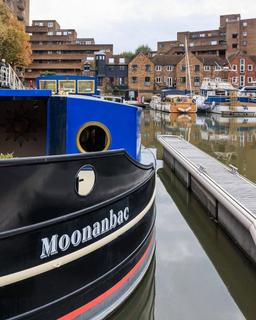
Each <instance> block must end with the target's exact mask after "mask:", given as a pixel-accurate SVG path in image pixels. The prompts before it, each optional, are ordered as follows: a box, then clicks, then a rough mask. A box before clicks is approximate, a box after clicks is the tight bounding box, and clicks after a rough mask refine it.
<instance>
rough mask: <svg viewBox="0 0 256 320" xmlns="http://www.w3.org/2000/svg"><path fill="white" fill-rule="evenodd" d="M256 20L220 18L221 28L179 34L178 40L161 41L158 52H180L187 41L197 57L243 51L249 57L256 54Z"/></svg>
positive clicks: (226, 16)
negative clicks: (174, 50) (180, 48)
mask: <svg viewBox="0 0 256 320" xmlns="http://www.w3.org/2000/svg"><path fill="white" fill-rule="evenodd" d="M255 30H256V18H255V19H241V15H240V14H231V15H223V16H220V22H219V28H218V29H211V30H204V31H196V32H194V31H193V32H190V31H185V32H178V33H177V40H174V41H160V42H158V43H157V48H158V51H159V52H161V51H162V50H165V53H168V50H169V51H170V50H171V49H172V50H173V49H174V48H176V50H179V47H184V46H185V39H187V42H188V47H189V50H190V51H191V52H192V53H194V54H195V55H217V56H221V57H229V56H230V55H232V54H234V53H236V52H239V51H241V52H242V53H244V54H247V55H254V54H255V52H256V32H255Z"/></svg>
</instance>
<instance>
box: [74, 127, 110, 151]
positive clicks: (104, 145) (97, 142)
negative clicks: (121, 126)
mask: <svg viewBox="0 0 256 320" xmlns="http://www.w3.org/2000/svg"><path fill="white" fill-rule="evenodd" d="M76 143H77V147H78V149H79V151H80V152H82V153H84V152H96V151H104V150H108V148H109V146H110V143H111V136H110V132H109V130H108V128H107V127H106V126H105V125H103V124H102V123H100V122H87V123H86V124H85V125H83V126H82V127H81V128H80V129H79V131H78V133H77V139H76Z"/></svg>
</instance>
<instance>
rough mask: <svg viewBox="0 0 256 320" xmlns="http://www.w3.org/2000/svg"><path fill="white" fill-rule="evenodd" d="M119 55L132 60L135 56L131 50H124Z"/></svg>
mask: <svg viewBox="0 0 256 320" xmlns="http://www.w3.org/2000/svg"><path fill="white" fill-rule="evenodd" d="M120 55H121V56H123V57H125V58H127V59H129V60H132V59H133V58H134V57H135V53H134V52H132V51H124V52H122V53H121V54H120Z"/></svg>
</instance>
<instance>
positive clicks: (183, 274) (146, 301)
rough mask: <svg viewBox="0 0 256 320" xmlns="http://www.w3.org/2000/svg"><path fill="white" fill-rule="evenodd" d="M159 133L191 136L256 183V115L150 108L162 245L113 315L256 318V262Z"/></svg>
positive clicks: (146, 137) (146, 131) (146, 138)
mask: <svg viewBox="0 0 256 320" xmlns="http://www.w3.org/2000/svg"><path fill="white" fill-rule="evenodd" d="M158 134H175V135H182V136H183V137H184V138H185V139H186V140H188V141H190V142H191V143H192V144H194V145H196V146H197V147H199V148H200V149H202V150H204V151H205V152H207V153H208V154H210V155H212V156H213V157H216V158H217V159H219V160H220V161H222V162H224V163H225V164H229V163H231V164H233V165H234V166H236V167H237V168H238V170H239V172H240V173H241V174H243V175H245V176H246V177H248V178H249V179H251V180H252V181H256V170H255V164H256V118H221V117H220V116H218V115H208V116H205V115H202V116H200V115H197V116H196V115H192V116H186V115H185V116H182V115H181V116H178V115H175V114H171V115H170V114H165V113H160V112H156V111H149V110H145V111H144V112H143V119H142V143H143V144H144V145H145V146H146V147H148V148H151V149H152V150H153V151H154V152H155V154H156V155H157V159H158V161H157V164H158V171H157V220H156V229H157V250H156V255H155V259H154V260H153V262H152V264H151V267H150V269H149V270H148V273H147V275H146V276H145V278H144V279H143V281H142V282H141V284H140V286H139V287H138V288H137V290H136V291H135V292H134V294H133V295H132V296H131V297H130V298H129V299H128V300H127V302H126V303H125V304H124V305H123V306H121V308H120V309H119V310H118V311H117V312H116V313H115V314H114V315H112V316H111V317H110V319H111V320H117V319H118V320H121V319H124V320H126V319H129V320H130V319H131V320H135V319H143V320H144V319H145V320H146V319H150V320H151V319H156V320H165V319H166V320H170V319H174V320H183V319H190V320H191V319H196V320H201V319H202V320H206V319H207V320H211V319H212V320H218V319H223V320H236V319H252V320H255V319H256V303H255V301H256V267H255V266H253V265H252V264H251V263H250V262H249V261H248V260H247V259H246V258H245V257H244V255H243V254H242V253H241V252H240V250H239V249H237V248H236V246H235V245H234V244H233V242H232V241H231V240H230V239H229V238H228V237H227V236H226V235H225V233H224V232H223V231H222V230H221V229H220V228H219V227H218V226H217V225H216V224H215V223H214V221H212V220H211V218H210V217H209V216H208V215H207V213H206V212H205V210H204V208H203V207H202V206H201V205H200V203H199V202H198V201H197V200H196V199H195V198H194V197H193V195H191V194H190V193H189V192H188V191H187V190H186V189H185V188H184V186H183V185H182V184H181V183H180V182H179V180H178V179H177V178H176V177H175V176H174V175H173V174H172V173H171V172H169V170H168V168H166V167H165V166H164V165H163V162H162V161H161V154H162V150H161V148H160V146H159V144H158V143H157V140H156V136H157V135H158Z"/></svg>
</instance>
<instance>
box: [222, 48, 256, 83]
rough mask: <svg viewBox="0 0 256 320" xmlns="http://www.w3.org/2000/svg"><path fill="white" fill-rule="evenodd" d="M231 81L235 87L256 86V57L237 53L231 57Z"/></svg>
mask: <svg viewBox="0 0 256 320" xmlns="http://www.w3.org/2000/svg"><path fill="white" fill-rule="evenodd" d="M229 63H230V67H231V68H230V69H231V70H230V72H229V77H228V78H229V79H228V80H229V81H230V82H231V83H232V84H233V86H237V87H243V86H251V85H256V55H251V56H248V55H245V54H242V53H237V54H234V55H232V56H230V57H229Z"/></svg>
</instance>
